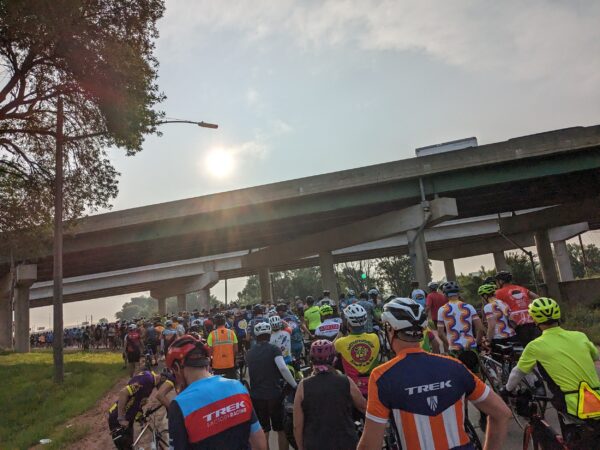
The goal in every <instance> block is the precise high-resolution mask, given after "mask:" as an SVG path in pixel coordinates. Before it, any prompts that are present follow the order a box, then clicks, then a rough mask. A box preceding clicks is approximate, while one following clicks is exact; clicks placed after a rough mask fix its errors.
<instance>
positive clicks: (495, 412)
mask: <svg viewBox="0 0 600 450" xmlns="http://www.w3.org/2000/svg"><path fill="white" fill-rule="evenodd" d="M475 407H476V408H477V409H479V410H480V411H482V412H483V413H485V414H487V416H488V418H487V420H488V422H487V430H486V433H485V444H484V446H483V449H484V450H500V449H501V448H503V447H502V445H503V444H504V440H505V439H506V432H507V430H508V422H509V421H510V420H511V418H512V414H511V412H510V409H508V406H506V403H504V401H503V400H502V399H501V398H500V396H499V395H498V394H496V393H495V392H493V391H491V392H490V393H489V395H488V396H487V398H486V399H485V400H482V401H481V402H478V403H475Z"/></svg>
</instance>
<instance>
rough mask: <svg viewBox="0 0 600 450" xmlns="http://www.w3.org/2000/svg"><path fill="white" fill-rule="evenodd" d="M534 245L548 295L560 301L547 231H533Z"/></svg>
mask: <svg viewBox="0 0 600 450" xmlns="http://www.w3.org/2000/svg"><path fill="white" fill-rule="evenodd" d="M535 247H536V249H537V254H538V258H539V259H540V267H541V269H542V276H543V277H544V283H545V284H546V289H547V291H548V296H549V297H551V298H553V299H554V300H556V301H557V302H559V303H560V301H561V294H560V288H559V285H558V274H557V272H556V265H555V263H554V255H553V254H552V247H551V246H550V238H549V237H548V232H547V231H545V230H539V231H536V232H535Z"/></svg>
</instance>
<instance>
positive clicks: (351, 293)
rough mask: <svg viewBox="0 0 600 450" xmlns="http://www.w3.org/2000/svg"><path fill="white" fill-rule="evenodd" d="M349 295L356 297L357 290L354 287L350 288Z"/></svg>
mask: <svg viewBox="0 0 600 450" xmlns="http://www.w3.org/2000/svg"><path fill="white" fill-rule="evenodd" d="M348 295H349V296H350V297H356V292H354V291H353V290H352V289H349V290H348Z"/></svg>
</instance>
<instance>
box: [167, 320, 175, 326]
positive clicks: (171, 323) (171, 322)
mask: <svg viewBox="0 0 600 450" xmlns="http://www.w3.org/2000/svg"><path fill="white" fill-rule="evenodd" d="M171 325H173V321H172V320H167V321H166V322H165V327H170V326H171Z"/></svg>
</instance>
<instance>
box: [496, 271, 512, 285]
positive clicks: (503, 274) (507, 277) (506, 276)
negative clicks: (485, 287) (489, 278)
mask: <svg viewBox="0 0 600 450" xmlns="http://www.w3.org/2000/svg"><path fill="white" fill-rule="evenodd" d="M494 278H495V279H496V280H500V281H504V282H505V283H509V282H510V281H511V280H512V273H510V272H507V271H505V270H501V271H500V272H498V273H497V274H496V276H495V277H494Z"/></svg>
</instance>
